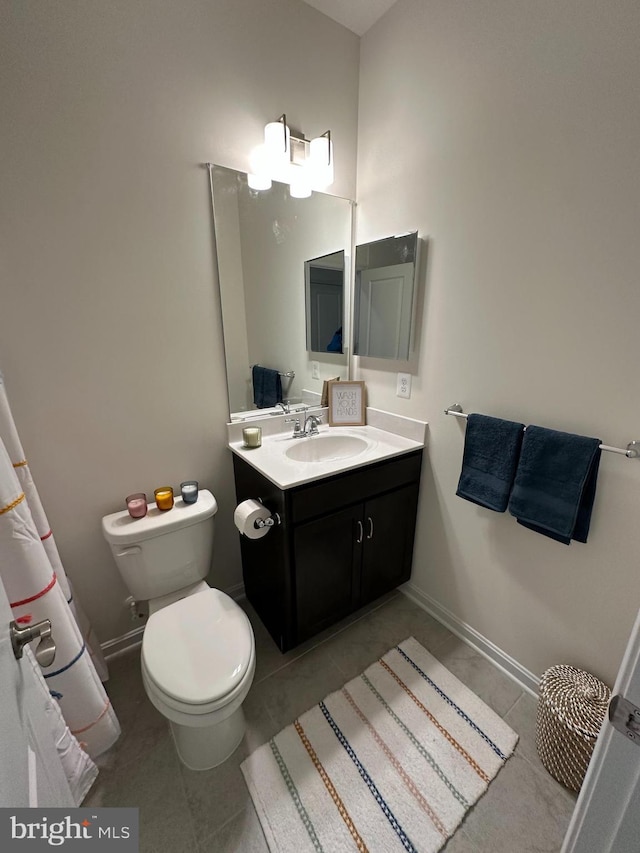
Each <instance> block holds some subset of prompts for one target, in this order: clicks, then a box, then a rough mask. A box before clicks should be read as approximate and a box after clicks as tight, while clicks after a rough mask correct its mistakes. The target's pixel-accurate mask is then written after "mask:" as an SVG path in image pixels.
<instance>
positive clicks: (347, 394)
mask: <svg viewBox="0 0 640 853" xmlns="http://www.w3.org/2000/svg"><path fill="white" fill-rule="evenodd" d="M364 423H365V416H364V382H333V381H332V382H329V426H364Z"/></svg>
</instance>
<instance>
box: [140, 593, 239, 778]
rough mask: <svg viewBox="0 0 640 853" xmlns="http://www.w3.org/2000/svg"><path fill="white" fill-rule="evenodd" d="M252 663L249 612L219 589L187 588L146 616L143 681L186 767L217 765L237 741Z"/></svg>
mask: <svg viewBox="0 0 640 853" xmlns="http://www.w3.org/2000/svg"><path fill="white" fill-rule="evenodd" d="M255 663H256V656H255V641H254V637H253V631H252V629H251V625H250V623H249V620H248V619H247V616H246V614H245V613H244V611H243V610H242V609H241V608H240V607H238V605H237V604H236V603H235V602H234V601H233V599H231V598H229V596H228V595H225V593H223V592H220V590H217V589H212V588H207V589H206V590H203V591H201V592H196V593H193V594H192V595H190V596H188V597H187V598H183V599H182V600H180V601H177V602H175V603H174V604H171V605H169V606H168V607H164V608H163V609H162V610H159V611H157V612H156V613H153V614H152V615H151V616H150V617H149V621H148V623H147V626H146V628H145V633H144V637H143V640H142V681H143V684H144V687H145V690H146V692H147V696H148V697H149V699H150V700H151V702H152V704H153V705H155V707H156V708H157V709H158V711H160V713H161V714H162V715H163V716H165V717H166V718H167V719H168V720H169V722H170V725H171V732H172V734H173V739H174V742H175V746H176V750H177V752H178V755H179V757H180V759H181V760H182V762H183V764H185V765H186V766H187V767H189V768H191V769H192V770H208V769H210V768H212V767H216V766H217V765H218V764H221V763H222V762H223V761H226V759H227V758H229V756H230V755H231V754H232V753H233V752H234V751H235V749H236V748H237V747H238V745H239V744H240V741H241V740H242V738H243V735H244V730H245V725H244V713H243V711H242V703H243V701H244V699H245V697H246V695H247V693H248V692H249V688H250V687H251V683H252V681H253V674H254V672H255Z"/></svg>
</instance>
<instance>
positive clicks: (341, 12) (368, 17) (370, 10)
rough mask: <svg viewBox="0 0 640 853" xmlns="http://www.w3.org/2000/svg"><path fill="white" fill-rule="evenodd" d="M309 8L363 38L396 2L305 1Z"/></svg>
mask: <svg viewBox="0 0 640 853" xmlns="http://www.w3.org/2000/svg"><path fill="white" fill-rule="evenodd" d="M304 2H305V3H308V4H309V6H313V8H314V9H318V11H319V12H323V13H324V14H325V15H327V16H328V17H329V18H333V20H334V21H337V22H338V23H339V24H342V25H343V26H345V27H347V28H348V29H350V30H352V31H353V32H354V33H356V35H359V36H362V35H364V34H365V33H366V31H367V30H368V29H369V27H371V26H373V24H375V22H376V21H377V20H378V18H381V17H382V16H383V15H384V13H385V12H386V11H387V9H390V8H391V6H393V4H394V3H395V2H396V0H304Z"/></svg>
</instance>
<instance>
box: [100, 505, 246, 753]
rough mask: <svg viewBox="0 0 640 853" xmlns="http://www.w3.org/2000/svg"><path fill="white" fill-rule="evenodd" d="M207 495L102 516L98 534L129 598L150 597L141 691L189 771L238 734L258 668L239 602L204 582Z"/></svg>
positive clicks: (210, 515) (211, 510)
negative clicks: (139, 514)
mask: <svg viewBox="0 0 640 853" xmlns="http://www.w3.org/2000/svg"><path fill="white" fill-rule="evenodd" d="M217 510H218V505H217V503H216V499H215V498H214V496H213V495H212V494H211V492H209V491H206V490H201V491H200V492H199V495H198V500H197V501H196V503H193V504H186V503H184V502H183V501H182V498H177V499H176V502H175V505H174V507H173V509H170V510H167V511H166V512H162V511H160V510H159V509H157V508H156V505H155V504H150V505H149V511H148V514H147V515H146V516H145V517H144V518H135V519H134V518H131V516H130V515H129V513H128V512H127V510H124V511H123V512H116V513H113V514H112V515H107V516H105V517H104V518H103V519H102V531H103V533H104V536H105V539H106V540H107V542H108V543H109V545H110V546H111V552H112V553H113V557H114V559H115V561H116V564H117V566H118V569H119V570H120V574H121V575H122V578H123V580H124V582H125V584H126V586H127V588H128V589H129V591H130V593H131V595H132V596H133V597H134V598H135V599H136V601H148V602H149V619H148V621H147V624H146V627H145V631H144V636H143V640H142V680H143V683H144V686H145V690H146V691H147V695H148V697H149V699H150V700H151V702H152V703H153V704H154V705H155V706H156V708H157V709H158V710H159V711H160V713H161V714H163V715H164V716H165V717H167V719H168V720H169V721H170V724H171V731H172V733H173V738H174V741H175V745H176V750H177V752H178V755H179V756H180V759H181V760H182V762H183V763H184V764H185V765H186V766H187V767H189V768H191V769H192V770H209V769H210V768H212V767H216V766H217V765H218V764H221V763H222V762H223V761H225V760H226V759H227V758H229V756H230V755H231V754H232V753H233V752H234V750H235V749H236V747H237V746H239V744H240V741H241V740H242V738H243V735H244V730H245V723H244V714H243V711H242V702H243V701H244V698H245V696H246V695H247V693H248V692H249V688H250V687H251V682H252V681H253V674H254V671H255V664H256V652H255V641H254V637H253V630H252V628H251V624H250V622H249V620H248V618H247V616H246V614H245V613H244V611H243V610H242V609H241V608H240V607H238V605H237V604H236V603H235V601H233V599H231V598H229V596H228V595H225V593H224V592H220V590H218V589H212V588H211V587H210V586H208V585H207V584H206V583H205V582H204V578H205V577H206V575H207V573H208V571H209V566H210V562H211V554H212V545H213V533H214V515H215V513H216V512H217Z"/></svg>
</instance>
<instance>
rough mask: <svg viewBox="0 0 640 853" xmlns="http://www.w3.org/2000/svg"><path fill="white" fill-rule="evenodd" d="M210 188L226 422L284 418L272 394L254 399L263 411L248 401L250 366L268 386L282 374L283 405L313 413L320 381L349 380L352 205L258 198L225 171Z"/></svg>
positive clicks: (332, 199) (284, 191)
mask: <svg viewBox="0 0 640 853" xmlns="http://www.w3.org/2000/svg"><path fill="white" fill-rule="evenodd" d="M211 180H212V192H213V211H214V226H215V237H216V251H217V258H218V274H219V280H220V296H221V303H222V322H223V329H224V345H225V359H226V366H227V385H228V389H229V411H230V417H231V419H232V420H246V419H248V418H250V417H252V416H262V415H264V414H270V413H273V414H282V406H278V405H277V404H276V405H267V404H268V403H272V402H274V401H273V397H270V396H269V395H259V400H260V402H261V407H260V408H258V405H257V404H256V403H255V402H254V400H255V399H256V396H257V395H256V394H255V393H254V383H253V381H252V374H254V375H255V374H256V373H260V372H261V371H256V370H254V369H253V368H254V367H255V366H256V365H257V366H259V367H260V368H265V369H266V371H264V374H265V375H263V376H262V379H265V380H266V383H265V384H266V385H267V387H269V388H270V387H272V386H271V384H270V379H271V377H272V375H273V374H270V371H275V372H276V373H277V374H279V375H278V376H277V379H278V380H279V383H280V387H281V395H282V400H283V404H284V406H285V407H287V408H290V409H291V410H295V409H296V408H297V407H301V405H302V404H306V405H319V404H320V398H321V394H322V385H323V382H324V380H325V379H335V378H337V377H339V378H341V379H348V378H349V374H348V357H347V352H346V348H345V347H344V346H343V345H342V341H341V328H342V327H343V326H344V312H345V306H347V305H348V304H349V296H348V293H347V291H348V286H347V280H348V279H347V276H346V275H345V270H346V269H347V264H348V258H349V248H350V242H351V217H352V207H353V203H352V202H351V201H349V200H348V199H343V198H338V197H337V196H331V195H326V194H324V193H317V192H314V193H313V195H312V196H311V197H310V198H303V199H296V198H291V196H290V195H289V188H288V186H287V185H286V184H280V183H275V182H274V183H273V185H272V187H271V189H270V190H267V191H264V192H256V191H254V190H251V189H250V188H249V187H248V185H247V176H246V175H245V174H244V173H242V172H236V171H234V170H233V169H227V168H224V167H222V166H212V167H211ZM323 276H325V277H326V279H327V280H326V281H325V282H322V281H320V279H321V278H322V277H323ZM339 279H341V294H340V295H338V288H339ZM312 282H313V286H312ZM323 284H324V285H327V286H328V289H327V288H325V289H324V291H323V288H322V287H321V285H323ZM314 301H315V308H314V307H313V303H314ZM273 384H274V385H275V386H276V387H277V385H278V383H277V382H276V383H273Z"/></svg>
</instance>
